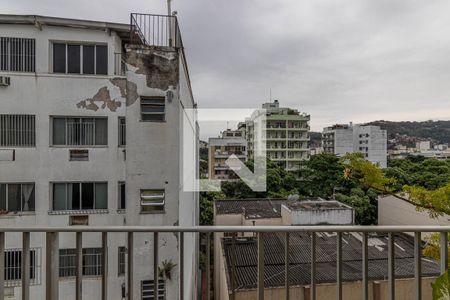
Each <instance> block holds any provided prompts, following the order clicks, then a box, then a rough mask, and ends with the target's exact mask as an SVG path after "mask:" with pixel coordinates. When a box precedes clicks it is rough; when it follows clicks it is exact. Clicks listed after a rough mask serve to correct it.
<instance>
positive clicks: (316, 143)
mask: <svg viewBox="0 0 450 300" xmlns="http://www.w3.org/2000/svg"><path fill="white" fill-rule="evenodd" d="M309 138H310V147H311V148H317V147H320V146H321V142H322V133H321V132H314V131H310V132H309Z"/></svg>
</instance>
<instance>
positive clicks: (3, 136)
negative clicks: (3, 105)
mask: <svg viewBox="0 0 450 300" xmlns="http://www.w3.org/2000/svg"><path fill="white" fill-rule="evenodd" d="M35 145H36V121H35V116H34V115H0V147H34V146H35Z"/></svg>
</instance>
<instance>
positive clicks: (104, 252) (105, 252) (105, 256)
mask: <svg viewBox="0 0 450 300" xmlns="http://www.w3.org/2000/svg"><path fill="white" fill-rule="evenodd" d="M102 300H108V232H102Z"/></svg>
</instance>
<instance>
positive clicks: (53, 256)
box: [45, 232, 59, 300]
mask: <svg viewBox="0 0 450 300" xmlns="http://www.w3.org/2000/svg"><path fill="white" fill-rule="evenodd" d="M45 265H46V267H45V286H46V288H45V291H46V297H45V299H47V300H58V299H59V284H58V283H59V234H58V232H47V233H46V245H45Z"/></svg>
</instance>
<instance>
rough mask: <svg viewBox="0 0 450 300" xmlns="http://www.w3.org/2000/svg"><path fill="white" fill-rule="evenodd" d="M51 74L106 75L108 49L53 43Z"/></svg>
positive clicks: (100, 46)
mask: <svg viewBox="0 0 450 300" xmlns="http://www.w3.org/2000/svg"><path fill="white" fill-rule="evenodd" d="M53 72H54V73H68V74H97V75H107V74H108V47H107V46H106V45H81V44H66V43H53Z"/></svg>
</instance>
